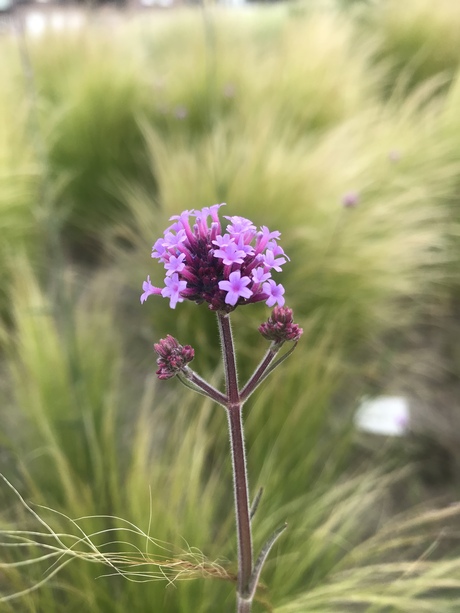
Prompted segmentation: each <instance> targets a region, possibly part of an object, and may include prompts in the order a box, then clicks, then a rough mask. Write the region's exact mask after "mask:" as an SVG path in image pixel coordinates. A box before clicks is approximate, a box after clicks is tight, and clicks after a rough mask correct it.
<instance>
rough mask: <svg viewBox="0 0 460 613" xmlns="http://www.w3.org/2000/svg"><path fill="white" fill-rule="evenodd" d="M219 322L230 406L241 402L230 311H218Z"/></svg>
mask: <svg viewBox="0 0 460 613" xmlns="http://www.w3.org/2000/svg"><path fill="white" fill-rule="evenodd" d="M217 322H218V324H219V335H220V342H221V345H222V357H223V359H224V370H225V384H226V391H227V399H228V404H229V406H231V405H239V404H240V393H239V390H238V375H237V372H236V357H235V348H234V345H233V335H232V328H231V325H230V315H229V314H228V313H217Z"/></svg>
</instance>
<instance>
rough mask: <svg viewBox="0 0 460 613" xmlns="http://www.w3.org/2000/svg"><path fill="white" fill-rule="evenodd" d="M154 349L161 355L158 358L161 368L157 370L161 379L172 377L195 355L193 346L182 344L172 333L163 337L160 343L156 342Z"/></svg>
mask: <svg viewBox="0 0 460 613" xmlns="http://www.w3.org/2000/svg"><path fill="white" fill-rule="evenodd" d="M154 349H155V351H156V352H157V353H158V355H159V356H160V357H159V358H158V359H157V364H158V366H159V367H160V368H159V369H158V370H157V372H156V374H157V376H158V378H159V379H171V377H174V376H175V375H177V373H179V372H180V371H181V370H183V369H184V368H185V367H186V366H187V364H188V363H189V362H191V361H192V360H193V358H194V357H195V351H194V349H193V347H191V346H190V345H181V344H180V343H179V341H177V340H176V339H175V338H174V337H173V336H171V335H170V334H168V336H167V337H166V338H162V339H161V340H160V342H159V343H155V345H154Z"/></svg>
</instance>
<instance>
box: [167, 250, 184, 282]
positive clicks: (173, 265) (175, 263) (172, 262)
mask: <svg viewBox="0 0 460 613" xmlns="http://www.w3.org/2000/svg"><path fill="white" fill-rule="evenodd" d="M184 260H185V254H184V253H179V255H178V256H177V258H176V256H175V255H171V256H170V258H169V260H168V261H167V262H166V263H165V268H166V270H167V271H168V272H167V273H166V275H167V276H170V275H172V274H173V273H175V272H182V270H184V268H185V264H184Z"/></svg>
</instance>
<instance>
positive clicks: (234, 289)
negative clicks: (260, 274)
mask: <svg viewBox="0 0 460 613" xmlns="http://www.w3.org/2000/svg"><path fill="white" fill-rule="evenodd" d="M250 282H251V279H250V278H249V277H242V276H241V273H240V271H239V270H235V272H232V273H230V276H229V280H228V281H219V288H220V289H223V290H224V291H226V292H227V295H226V296H225V302H226V303H227V304H231V305H232V306H235V304H236V303H237V302H238V298H239V297H240V296H241V298H250V297H251V296H252V292H251V290H250V289H248V288H247V287H246V286H247V285H249V283H250Z"/></svg>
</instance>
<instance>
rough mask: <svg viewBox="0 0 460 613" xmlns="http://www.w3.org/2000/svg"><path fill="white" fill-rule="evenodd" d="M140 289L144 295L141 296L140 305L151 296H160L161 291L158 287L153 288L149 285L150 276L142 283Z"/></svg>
mask: <svg viewBox="0 0 460 613" xmlns="http://www.w3.org/2000/svg"><path fill="white" fill-rule="evenodd" d="M142 289H143V290H144V293H143V294H142V295H141V304H143V303H144V302H145V301H146V300H147V298H148V297H149V296H151V295H152V294H161V289H160V288H159V287H154V286H153V285H152V284H151V283H150V276H149V277H147V281H144V283H143V284H142Z"/></svg>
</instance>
